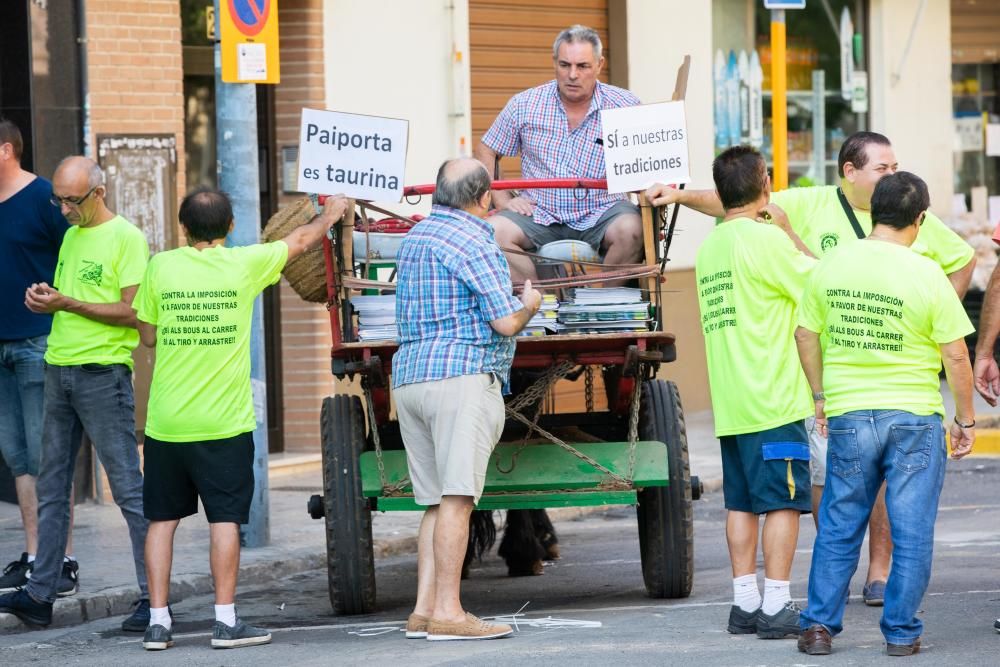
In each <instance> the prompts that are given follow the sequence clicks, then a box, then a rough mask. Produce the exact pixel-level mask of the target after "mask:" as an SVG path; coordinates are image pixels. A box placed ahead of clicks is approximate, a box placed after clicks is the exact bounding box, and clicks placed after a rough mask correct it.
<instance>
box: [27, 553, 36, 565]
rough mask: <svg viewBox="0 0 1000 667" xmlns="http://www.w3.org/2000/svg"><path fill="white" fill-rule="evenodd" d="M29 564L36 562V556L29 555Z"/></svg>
mask: <svg viewBox="0 0 1000 667" xmlns="http://www.w3.org/2000/svg"><path fill="white" fill-rule="evenodd" d="M28 562H29V563H34V562H35V554H28Z"/></svg>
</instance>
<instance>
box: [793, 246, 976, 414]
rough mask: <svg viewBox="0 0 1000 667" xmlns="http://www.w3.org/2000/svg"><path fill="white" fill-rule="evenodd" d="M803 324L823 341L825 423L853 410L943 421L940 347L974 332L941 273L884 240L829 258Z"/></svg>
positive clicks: (812, 288) (808, 294)
mask: <svg viewBox="0 0 1000 667" xmlns="http://www.w3.org/2000/svg"><path fill="white" fill-rule="evenodd" d="M798 321H799V324H800V325H801V326H802V327H804V328H806V329H809V330H810V331H814V332H816V333H822V334H824V335H822V336H821V344H822V346H823V391H824V393H825V394H826V414H827V416H828V417H836V416H837V415H842V414H844V413H845V412H851V411H852V410H906V411H907V412H912V413H914V414H917V415H929V414H933V413H937V414H940V415H944V405H943V404H942V401H941V387H940V384H939V380H938V371H940V369H941V351H940V348H939V345H940V344H942V343H950V342H952V341H955V340H959V339H960V338H964V337H965V336H967V335H968V334H970V333H972V331H973V327H972V323H971V322H970V321H969V317H968V316H967V315H966V314H965V309H964V308H963V307H962V302H961V301H959V299H958V295H956V294H955V290H954V288H952V286H951V283H950V282H948V278H947V276H945V274H944V272H943V271H942V270H941V268H940V267H939V266H938V265H937V264H935V263H934V262H932V261H931V260H929V259H928V258H926V257H921V256H920V255H918V254H917V253H914V252H912V251H910V249H909V248H907V247H905V246H901V245H897V244H895V243H890V242H887V241H865V242H864V243H856V244H851V245H850V246H849V247H844V248H838V249H836V250H833V251H831V252H829V253H828V254H827V255H826V256H825V257H824V258H823V259H822V260H821V261H820V263H819V265H818V266H817V268H816V270H815V271H814V272H813V274H812V275H811V276H810V278H809V281H808V283H807V285H806V290H805V293H804V295H803V297H802V304H801V305H800V308H799V314H798Z"/></svg>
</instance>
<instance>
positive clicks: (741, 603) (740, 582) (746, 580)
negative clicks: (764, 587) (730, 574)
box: [733, 574, 760, 611]
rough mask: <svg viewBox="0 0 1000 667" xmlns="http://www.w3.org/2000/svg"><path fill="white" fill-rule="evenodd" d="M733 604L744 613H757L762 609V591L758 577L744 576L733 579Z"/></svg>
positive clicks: (753, 575)
mask: <svg viewBox="0 0 1000 667" xmlns="http://www.w3.org/2000/svg"><path fill="white" fill-rule="evenodd" d="M733 604H734V605H736V606H737V607H739V608H740V609H742V610H743V611H757V608H758V607H760V590H759V589H758V588H757V575H756V574H744V575H743V576H742V577H736V578H735V579H733Z"/></svg>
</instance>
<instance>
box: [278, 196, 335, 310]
mask: <svg viewBox="0 0 1000 667" xmlns="http://www.w3.org/2000/svg"><path fill="white" fill-rule="evenodd" d="M315 215H316V207H315V206H314V205H313V203H312V201H311V200H310V199H309V198H308V197H303V198H302V199H299V200H298V201H296V202H295V203H293V204H289V205H288V206H286V207H284V208H283V209H281V210H280V211H278V212H277V213H275V214H274V215H273V216H271V219H270V220H268V221H267V226H265V227H264V240H265V241H277V240H278V239H283V238H285V237H286V236H288V235H289V234H290V233H292V232H293V231H295V230H296V229H298V228H299V227H301V226H302V225H304V224H307V223H308V222H309V221H310V220H312V219H313V217H314V216H315ZM282 274H284V276H285V278H287V279H288V283H289V284H290V285H291V286H292V289H294V290H295V291H296V292H297V293H298V295H299V296H300V297H302V298H303V299H304V300H306V301H311V302H313V303H326V297H327V295H326V267H325V266H324V264H323V246H322V245H318V246H316V247H315V248H313V249H311V250H307V251H306V252H304V253H302V254H301V255H299V256H298V257H296V258H295V259H293V260H291V261H290V262H288V263H287V264H286V265H285V270H284V271H282Z"/></svg>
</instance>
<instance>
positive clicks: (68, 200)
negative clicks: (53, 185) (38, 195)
mask: <svg viewBox="0 0 1000 667" xmlns="http://www.w3.org/2000/svg"><path fill="white" fill-rule="evenodd" d="M99 187H101V186H100V185H95V186H94V187H92V188H90V189H89V190H87V194H85V195H83V196H82V197H60V196H59V195H52V196H51V197H50V198H49V201H50V202H52V205H53V206H58V207H59V208H62V207H63V205H66V206H70V207H76V206H79V205H80V204H82V203H83V202H85V201H87V198H88V197H90V195H92V194H94V190H96V189H97V188H99Z"/></svg>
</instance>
